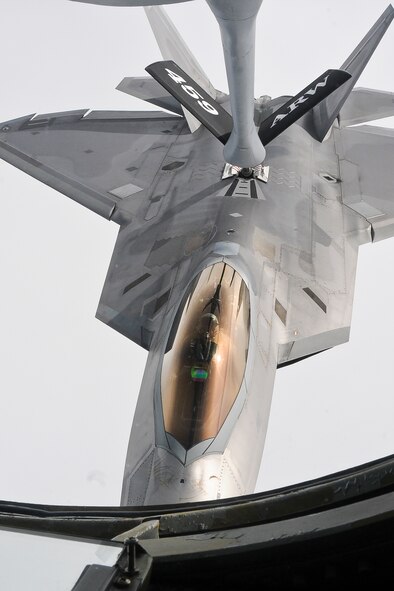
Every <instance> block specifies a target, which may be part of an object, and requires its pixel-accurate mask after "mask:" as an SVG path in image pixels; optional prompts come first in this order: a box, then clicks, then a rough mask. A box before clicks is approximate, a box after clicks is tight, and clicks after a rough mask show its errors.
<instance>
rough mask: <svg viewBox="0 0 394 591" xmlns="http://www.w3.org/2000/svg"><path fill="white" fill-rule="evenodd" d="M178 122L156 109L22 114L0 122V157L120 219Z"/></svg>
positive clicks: (142, 189) (179, 128) (146, 185)
mask: <svg viewBox="0 0 394 591" xmlns="http://www.w3.org/2000/svg"><path fill="white" fill-rule="evenodd" d="M184 128H185V123H184V119H181V118H179V117H175V116H172V115H168V114H165V113H158V112H119V111H117V112H112V111H92V112H88V111H71V112H65V113H51V114H47V115H38V116H37V115H36V116H32V115H28V116H26V117H22V118H20V119H15V120H13V121H8V122H6V123H3V124H0V157H1V158H3V159H4V160H6V161H7V162H9V163H10V164H12V165H14V166H16V167H17V168H20V169H21V170H23V171H24V172H27V173H28V174H30V175H31V176H33V177H35V178H37V179H38V180H40V181H42V182H43V183H45V184H46V185H49V186H50V187H53V188H54V189H56V190H57V191H60V192H61V193H63V194H65V195H67V196H68V197H71V199H73V200H75V201H77V202H78V203H81V204H82V205H84V206H85V207H87V208H88V209H90V210H92V211H94V212H95V213H98V214H99V215H101V216H103V217H105V218H107V219H111V220H113V221H116V222H118V223H124V222H125V221H127V220H130V219H131V217H132V216H133V214H134V212H135V210H136V208H137V207H138V204H139V203H140V201H141V200H143V199H146V198H149V195H150V189H151V184H152V180H153V179H154V177H155V174H156V173H157V171H158V170H159V169H160V166H161V164H162V162H163V160H164V158H165V156H166V154H167V152H168V150H169V148H170V146H171V145H172V144H173V143H174V141H175V140H176V138H177V137H178V136H179V134H181V133H183V131H184ZM186 131H187V130H186Z"/></svg>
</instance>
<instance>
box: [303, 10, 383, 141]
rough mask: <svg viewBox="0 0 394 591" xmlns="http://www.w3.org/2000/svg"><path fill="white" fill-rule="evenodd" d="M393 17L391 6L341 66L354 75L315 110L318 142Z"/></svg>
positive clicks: (325, 132)
mask: <svg viewBox="0 0 394 591" xmlns="http://www.w3.org/2000/svg"><path fill="white" fill-rule="evenodd" d="M393 17H394V8H393V7H392V6H391V5H390V6H388V8H387V9H386V10H385V11H384V12H383V14H382V16H381V17H380V18H379V19H378V20H377V21H376V23H375V24H374V26H373V27H372V29H371V30H370V31H369V32H368V33H367V35H366V36H365V37H364V39H363V40H362V41H361V43H359V45H358V46H357V47H356V49H355V50H354V51H353V53H352V54H351V55H350V56H349V57H348V59H347V60H346V61H345V63H344V64H343V65H342V66H341V69H342V70H346V71H347V72H349V74H351V75H352V77H351V79H350V80H348V82H347V83H346V84H344V85H343V86H342V87H341V88H340V89H338V90H337V91H336V92H335V93H333V94H332V95H331V96H329V97H328V98H327V99H326V100H325V101H324V102H321V103H320V104H319V105H318V106H317V107H315V108H314V110H313V129H311V133H312V134H313V135H314V137H315V138H316V139H317V140H319V141H323V139H324V138H325V136H326V135H327V133H328V131H329V130H330V128H331V125H332V124H333V123H334V121H335V119H336V117H338V115H339V112H340V110H341V109H342V107H343V105H344V103H345V101H346V99H347V98H348V96H349V95H350V93H351V91H352V89H353V87H354V85H355V84H356V82H357V80H358V79H359V77H360V75H361V73H362V72H363V70H364V68H365V66H366V65H367V63H368V62H369V60H370V58H371V56H372V54H373V53H374V51H375V49H376V48H377V46H378V45H379V42H380V40H381V39H382V37H383V35H384V34H385V32H386V31H387V29H388V27H389V25H390V23H391V21H392V20H393Z"/></svg>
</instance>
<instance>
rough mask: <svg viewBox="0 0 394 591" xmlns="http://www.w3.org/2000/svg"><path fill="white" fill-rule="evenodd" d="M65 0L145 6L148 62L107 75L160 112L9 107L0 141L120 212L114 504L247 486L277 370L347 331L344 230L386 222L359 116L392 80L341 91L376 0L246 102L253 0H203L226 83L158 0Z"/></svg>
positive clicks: (110, 314) (362, 52) (384, 155)
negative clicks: (143, 357) (322, 49)
mask: <svg viewBox="0 0 394 591" xmlns="http://www.w3.org/2000/svg"><path fill="white" fill-rule="evenodd" d="M74 1H77V2H85V3H88V4H101V5H110V6H125V7H126V6H145V7H146V8H145V10H146V13H147V16H148V19H149V21H150V24H151V26H152V28H153V31H154V33H155V36H156V39H157V41H158V44H159V47H160V50H161V53H162V57H163V61H160V62H156V63H154V64H151V65H150V66H148V67H147V72H148V74H149V76H146V77H139V78H125V79H124V80H123V81H122V82H121V83H120V85H119V87H118V88H119V90H121V91H123V92H126V93H128V94H130V95H133V96H135V97H138V98H141V99H143V100H145V101H147V102H149V103H152V104H154V105H156V106H158V107H160V108H161V109H165V112H163V111H145V112H126V113H125V112H113V111H105V112H103V111H71V112H65V113H50V114H45V115H35V116H33V117H32V116H30V115H29V116H25V117H21V118H20V119H16V120H12V121H8V122H5V123H3V124H1V126H0V157H1V158H3V159H4V160H6V161H8V162H9V163H10V164H12V165H14V166H16V167H18V168H20V169H21V170H23V171H25V172H26V173H28V174H30V175H31V176H33V177H35V178H37V179H39V180H41V181H42V182H43V183H46V184H47V185H49V186H51V187H54V188H55V189H57V190H58V191H60V192H61V193H64V194H65V195H67V196H68V197H71V198H72V199H74V200H75V201H77V202H79V203H81V204H82V205H84V206H85V207H87V208H89V209H90V210H92V211H94V212H96V213H97V214H99V215H101V216H103V217H104V218H107V219H109V220H112V221H113V222H115V223H117V224H118V225H119V227H120V230H119V235H118V239H117V242H116V245H115V249H114V253H113V256H112V261H111V264H110V268H109V271H108V275H107V278H106V281H105V285H104V288H103V292H102V296H101V299H100V303H99V306H98V311H97V317H98V318H99V319H100V320H102V321H103V322H104V323H106V324H107V325H109V326H110V327H112V328H114V329H115V330H117V331H119V332H120V333H122V334H123V335H125V336H126V337H128V338H129V339H131V340H133V341H134V342H135V343H137V344H139V345H141V346H142V347H144V348H145V349H147V350H148V351H149V357H148V361H147V366H146V371H145V375H144V378H143V382H142V386H141V392H140V396H139V400H138V404H137V408H136V412H135V417H134V422H133V426H132V429H131V436H130V443H129V448H128V452H127V458H126V467H125V473H124V483H123V491H122V499H121V502H122V504H123V505H146V504H165V503H181V502H193V501H204V500H210V499H220V498H224V497H229V496H234V495H237V496H238V495H241V494H246V493H250V492H253V490H254V486H255V482H256V478H257V474H258V470H259V466H260V461H261V456H262V452H263V447H264V440H265V435H266V431H267V425H268V418H269V412H270V406H271V398H272V391H273V385H274V378H275V373H276V369H277V368H278V367H281V366H283V365H286V364H289V363H294V362H296V361H299V360H302V359H304V358H306V357H308V356H310V355H314V354H317V353H319V352H321V351H324V350H326V349H328V348H330V347H334V346H335V345H338V344H340V343H344V342H346V341H347V340H348V338H349V330H350V321H351V312H352V302H353V292H354V282H355V273H356V263H357V253H358V247H359V246H360V245H361V244H363V243H365V242H368V241H376V240H381V239H384V238H387V237H390V236H393V235H394V190H393V189H394V182H393V173H392V166H393V162H394V132H393V131H392V130H390V129H384V128H378V127H373V126H365V125H362V126H360V125H359V124H361V123H366V122H368V121H373V120H376V119H379V118H384V117H389V116H392V115H394V95H393V94H391V93H389V92H380V91H374V90H369V89H363V88H358V89H357V88H356V89H355V88H354V86H355V84H356V82H357V80H358V78H359V76H360V74H361V73H362V71H363V70H364V68H365V66H366V64H367V63H368V61H369V59H370V57H371V56H372V54H373V52H374V50H375V49H376V47H377V45H378V44H379V41H380V40H381V38H382V37H383V35H384V33H385V32H386V30H387V28H388V27H389V25H390V23H391V21H392V20H393V16H394V9H393V7H392V6H391V5H390V6H389V7H388V8H387V9H386V10H385V12H384V13H383V14H382V15H381V17H380V18H379V19H378V20H377V22H376V23H375V25H374V26H373V27H372V29H371V30H370V31H369V32H368V33H367V35H366V36H365V37H364V39H362V40H361V42H360V43H359V45H358V46H357V47H356V49H355V50H354V51H353V53H352V54H351V55H350V56H349V57H348V59H346V60H345V62H344V63H343V65H342V66H341V68H340V69H338V70H327V71H326V72H324V73H323V74H322V75H320V76H319V77H318V78H316V80H314V81H313V82H312V83H310V84H308V85H307V86H306V87H305V88H304V89H303V90H302V91H301V92H300V93H298V94H297V95H296V96H291V97H289V96H280V97H277V98H274V99H272V98H270V97H269V96H262V97H260V98H258V99H255V98H254V40H255V22H256V16H257V14H258V11H259V9H260V5H261V2H262V0H242V1H241V0H207V3H208V5H209V7H210V8H211V9H212V11H213V13H214V16H215V17H216V19H217V21H218V23H219V27H220V31H221V37H222V42H223V48H224V55H225V62H226V70H227V77H228V83H229V94H225V93H223V92H220V91H218V90H216V89H215V87H214V86H213V85H212V83H211V82H210V81H209V80H208V78H207V76H206V75H205V73H204V72H203V70H202V69H201V67H200V66H199V64H198V62H197V61H196V59H195V58H194V57H193V55H192V54H191V52H190V51H189V49H188V48H187V46H186V44H185V42H184V41H183V39H182V38H181V37H180V35H179V33H178V32H177V30H176V29H175V27H174V26H173V24H172V23H171V21H170V20H169V18H168V17H167V15H166V13H165V12H164V10H163V9H162V8H161V7H159V6H155V4H158V3H157V2H154V1H153V0H148V2H144V1H143V0H74ZM175 1H176V0H173V2H175ZM177 1H178V2H181V1H182V0H177ZM162 3H164V4H165V3H167V4H170V3H171V2H170V1H169V2H160V4H162ZM152 4H154V6H152ZM92 10H94V9H93V8H92ZM356 124H357V126H356V127H355V125H356Z"/></svg>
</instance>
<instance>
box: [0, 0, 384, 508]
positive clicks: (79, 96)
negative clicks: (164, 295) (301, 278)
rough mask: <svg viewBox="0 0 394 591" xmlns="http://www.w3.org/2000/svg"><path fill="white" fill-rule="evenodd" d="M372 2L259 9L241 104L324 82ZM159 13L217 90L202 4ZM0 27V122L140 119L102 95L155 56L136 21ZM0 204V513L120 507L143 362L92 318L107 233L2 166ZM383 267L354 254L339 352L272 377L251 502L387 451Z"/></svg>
mask: <svg viewBox="0 0 394 591" xmlns="http://www.w3.org/2000/svg"><path fill="white" fill-rule="evenodd" d="M387 4H388V3H387V0H374V2H370V1H369V0H357V1H356V0H347V1H346V2H343V1H341V0H319V2H316V1H315V0H298V1H297V2H294V1H292V0H265V1H264V2H263V6H262V9H261V13H260V17H259V22H258V27H257V31H258V33H257V34H258V40H257V60H256V62H257V64H256V96H258V95H260V94H269V95H271V96H273V97H274V96H278V95H280V94H292V93H294V94H295V93H296V92H298V91H299V90H300V89H301V88H303V87H304V86H305V85H306V84H307V83H308V82H310V81H311V80H313V79H314V78H316V77H317V76H318V75H319V74H320V73H322V72H323V71H324V70H325V69H326V68H328V67H339V66H340V65H341V63H342V62H343V61H344V60H345V58H346V57H347V56H348V55H349V53H350V52H351V51H352V50H353V49H354V47H355V46H356V45H357V43H358V42H359V41H360V39H361V38H362V36H363V35H364V34H365V33H366V32H367V30H368V29H369V28H370V27H371V26H372V24H373V23H374V22H375V20H376V19H377V18H378V16H379V15H380V14H381V12H383V10H384V9H385V8H386V6H387ZM168 12H169V13H170V14H171V16H172V18H173V19H174V21H175V23H176V25H177V26H178V28H179V29H180V30H181V31H182V33H183V35H184V37H185V40H186V41H187V43H188V44H189V46H190V47H191V49H192V50H193V51H194V53H195V55H196V56H197V58H198V60H199V61H200V63H201V65H202V66H203V68H204V69H205V70H206V72H207V73H208V75H209V77H210V78H211V81H212V82H213V84H214V85H215V86H216V87H218V88H220V89H223V90H226V81H225V73H224V65H223V58H222V54H221V48H220V43H219V35H218V29H217V26H216V23H215V21H214V18H213V17H212V16H211V15H210V13H209V11H208V9H207V7H206V6H205V3H204V2H203V1H202V0H196V1H195V2H192V3H186V4H185V5H176V6H174V7H169V8H168ZM0 17H1V22H2V35H1V37H0V48H1V55H2V89H1V100H0V120H2V121H6V120H8V119H12V118H16V117H19V116H22V115H25V114H28V113H35V112H38V113H46V112H54V111H65V110H72V109H80V108H93V109H123V110H129V109H130V110H133V109H137V110H142V109H145V108H146V109H149V108H150V107H149V106H148V105H144V103H142V102H141V101H138V100H137V99H132V98H131V97H129V96H127V95H124V94H122V93H120V92H117V91H115V87H116V85H117V84H118V83H119V82H120V80H121V79H122V78H123V77H124V76H133V75H135V76H141V75H144V68H145V66H146V65H148V64H149V63H151V62H153V61H156V60H158V59H160V54H159V51H158V49H157V46H156V44H155V41H154V38H153V35H152V33H151V31H150V29H149V26H148V22H147V20H146V18H145V14H144V12H143V10H142V9H124V8H123V9H122V8H108V7H96V6H89V5H82V4H76V3H72V2H68V1H67V0H38V1H37V2H34V3H33V2H31V0H17V1H15V0H1V6H0ZM393 56H394V27H393V26H392V28H391V30H389V31H388V33H387V34H386V38H385V39H384V40H383V41H382V43H381V44H380V46H379V48H378V49H377V51H376V53H375V55H374V57H373V58H372V60H371V62H370V64H369V65H368V66H367V69H366V70H365V72H364V74H363V75H362V77H361V78H360V80H359V82H358V84H357V86H364V87H368V88H376V89H381V90H390V91H394V74H393V67H392V62H393ZM380 124H383V125H385V126H390V127H393V126H394V120H393V118H392V119H390V120H389V119H387V120H385V121H383V122H382V123H380ZM393 184H394V183H393ZM0 194H1V204H2V208H1V216H0V225H1V228H0V243H1V250H0V263H1V269H2V283H1V291H0V310H1V316H2V323H1V332H0V353H1V355H0V359H1V365H0V369H1V371H0V405H1V406H0V408H1V412H0V498H3V499H7V500H17V501H31V502H45V503H56V504H90V505H95V504H97V505H100V504H118V503H119V496H120V488H121V481H122V473H123V462H124V457H125V453H126V446H127V442H128V437H129V431H130V427H131V421H132V417H133V411H134V406H135V402H136V398H137V396H138V390H139V384H140V380H141V377H142V373H143V370H144V365H145V360H146V353H145V352H144V351H143V350H142V349H140V348H138V347H137V346H136V345H134V344H133V343H131V342H129V341H128V340H127V339H125V338H124V337H122V336H121V335H119V334H118V333H116V332H114V331H113V330H111V329H109V328H108V327H107V326H105V325H104V324H102V323H101V322H99V321H98V320H96V319H95V318H94V315H95V311H96V307H97V303H98V300H99V297H100V293H101V288H102V285H103V283H104V279H105V275H106V271H107V267H108V264H109V260H110V257H111V254H112V249H113V245H114V242H115V239H116V234H117V226H116V225H115V224H112V223H109V222H106V221H105V220H103V219H101V218H99V217H98V216H96V215H95V214H93V213H91V212H90V211H87V210H85V209H84V208H82V207H81V206H79V205H77V204H75V203H74V202H72V201H71V200H69V199H67V198H66V197H63V196H62V195H59V194H56V192H55V191H53V190H52V189H50V188H48V187H46V186H45V185H42V184H41V183H39V182H38V181H36V180H34V179H31V178H30V177H28V176H27V175H25V174H23V173H21V172H20V171H18V170H16V169H14V168H12V167H11V166H9V165H8V164H6V163H3V162H0ZM393 198H394V194H393ZM393 260H394V241H393V240H388V241H386V242H383V243H378V244H375V245H366V246H364V247H362V248H361V251H360V257H359V267H358V275H357V283H356V292H355V302H354V311H353V324H352V332H351V341H350V343H349V344H347V345H343V346H341V347H338V348H336V349H334V350H332V351H329V352H327V353H324V354H322V355H319V356H316V357H314V358H311V359H309V360H306V361H304V362H302V363H299V364H296V365H294V366H291V367H289V368H286V369H282V370H280V371H279V372H278V374H277V379H276V385H275V391H274V398H273V405H272V414H271V419H270V426H269V432H268V437H267V443H266V449H265V452H264V457H263V468H262V471H261V474H260V478H259V483H258V486H259V489H260V490H262V489H271V488H275V487H277V486H283V485H286V484H290V483H294V482H299V481H302V480H306V479H309V478H314V477H317V476H319V475H322V474H327V473H330V472H332V471H335V470H339V469H343V468H346V467H350V466H352V465H355V464H359V463H362V462H364V461H369V460H372V459H374V458H376V457H380V456H383V455H387V454H390V453H393V452H394V430H393V428H392V417H393V416H394V386H393V383H394V359H393V347H392V334H393V329H394V311H393V306H392V300H393V297H394V280H393V274H392V273H393V271H392V270H393Z"/></svg>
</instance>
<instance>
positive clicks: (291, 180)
mask: <svg viewBox="0 0 394 591" xmlns="http://www.w3.org/2000/svg"><path fill="white" fill-rule="evenodd" d="M94 118H95V116H94V115H93V116H92V117H91V120H94ZM37 125H38V126H39V120H38V121H37ZM299 131H302V130H299ZM298 141H299V138H297V142H298ZM301 143H302V142H301ZM327 166H328V165H327ZM326 168H327V167H326ZM271 172H272V171H271ZM315 172H316V171H315ZM331 172H332V173H333V172H335V170H334V168H332V169H331ZM178 174H179V173H178ZM284 176H285V175H284ZM333 178H335V177H333ZM322 180H323V179H322ZM284 182H285V184H286V182H287V183H288V186H289V187H290V188H292V189H293V188H294V187H292V186H291V185H292V184H293V183H294V182H296V178H295V177H294V178H293V179H290V180H287V179H285V181H284ZM327 182H328V181H327ZM282 183H283V179H282V178H281V176H280V175H279V181H278V184H279V185H280V184H282ZM130 185H133V186H132V187H131V186H130ZM122 187H127V189H124V191H125V192H127V191H128V190H130V191H134V192H133V194H136V191H135V187H138V185H136V184H133V183H129V184H126V185H122ZM122 187H114V188H113V189H111V191H112V193H111V195H112V194H113V193H115V192H116V191H118V193H119V189H120V188H122ZM263 190H264V189H263ZM319 195H320V193H319ZM323 195H324V191H323ZM115 196H116V195H115ZM324 196H325V195H324ZM116 197H117V199H121V197H119V196H116ZM126 198H127V195H126ZM325 198H326V199H328V198H327V197H326V196H325ZM123 199H124V198H123ZM266 199H267V197H266ZM104 201H105V200H104ZM114 201H116V199H113V198H112V197H111V201H110V203H109V205H110V206H111V208H112V207H113V202H114ZM109 213H110V211H109ZM375 213H376V211H375ZM106 215H107V214H106ZM226 242H228V240H227V239H226ZM323 243H324V242H323ZM310 289H311V288H310ZM283 297H284V296H283ZM319 297H320V298H323V295H322V294H320V296H319ZM282 299H283V298H282ZM312 301H313V300H312ZM320 301H323V300H322V299H321V300H320ZM278 302H279V299H278ZM313 303H315V302H313ZM281 305H282V308H284V306H283V304H281ZM278 309H279V308H278ZM287 312H288V311H286V313H287ZM282 318H283V313H282Z"/></svg>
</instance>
